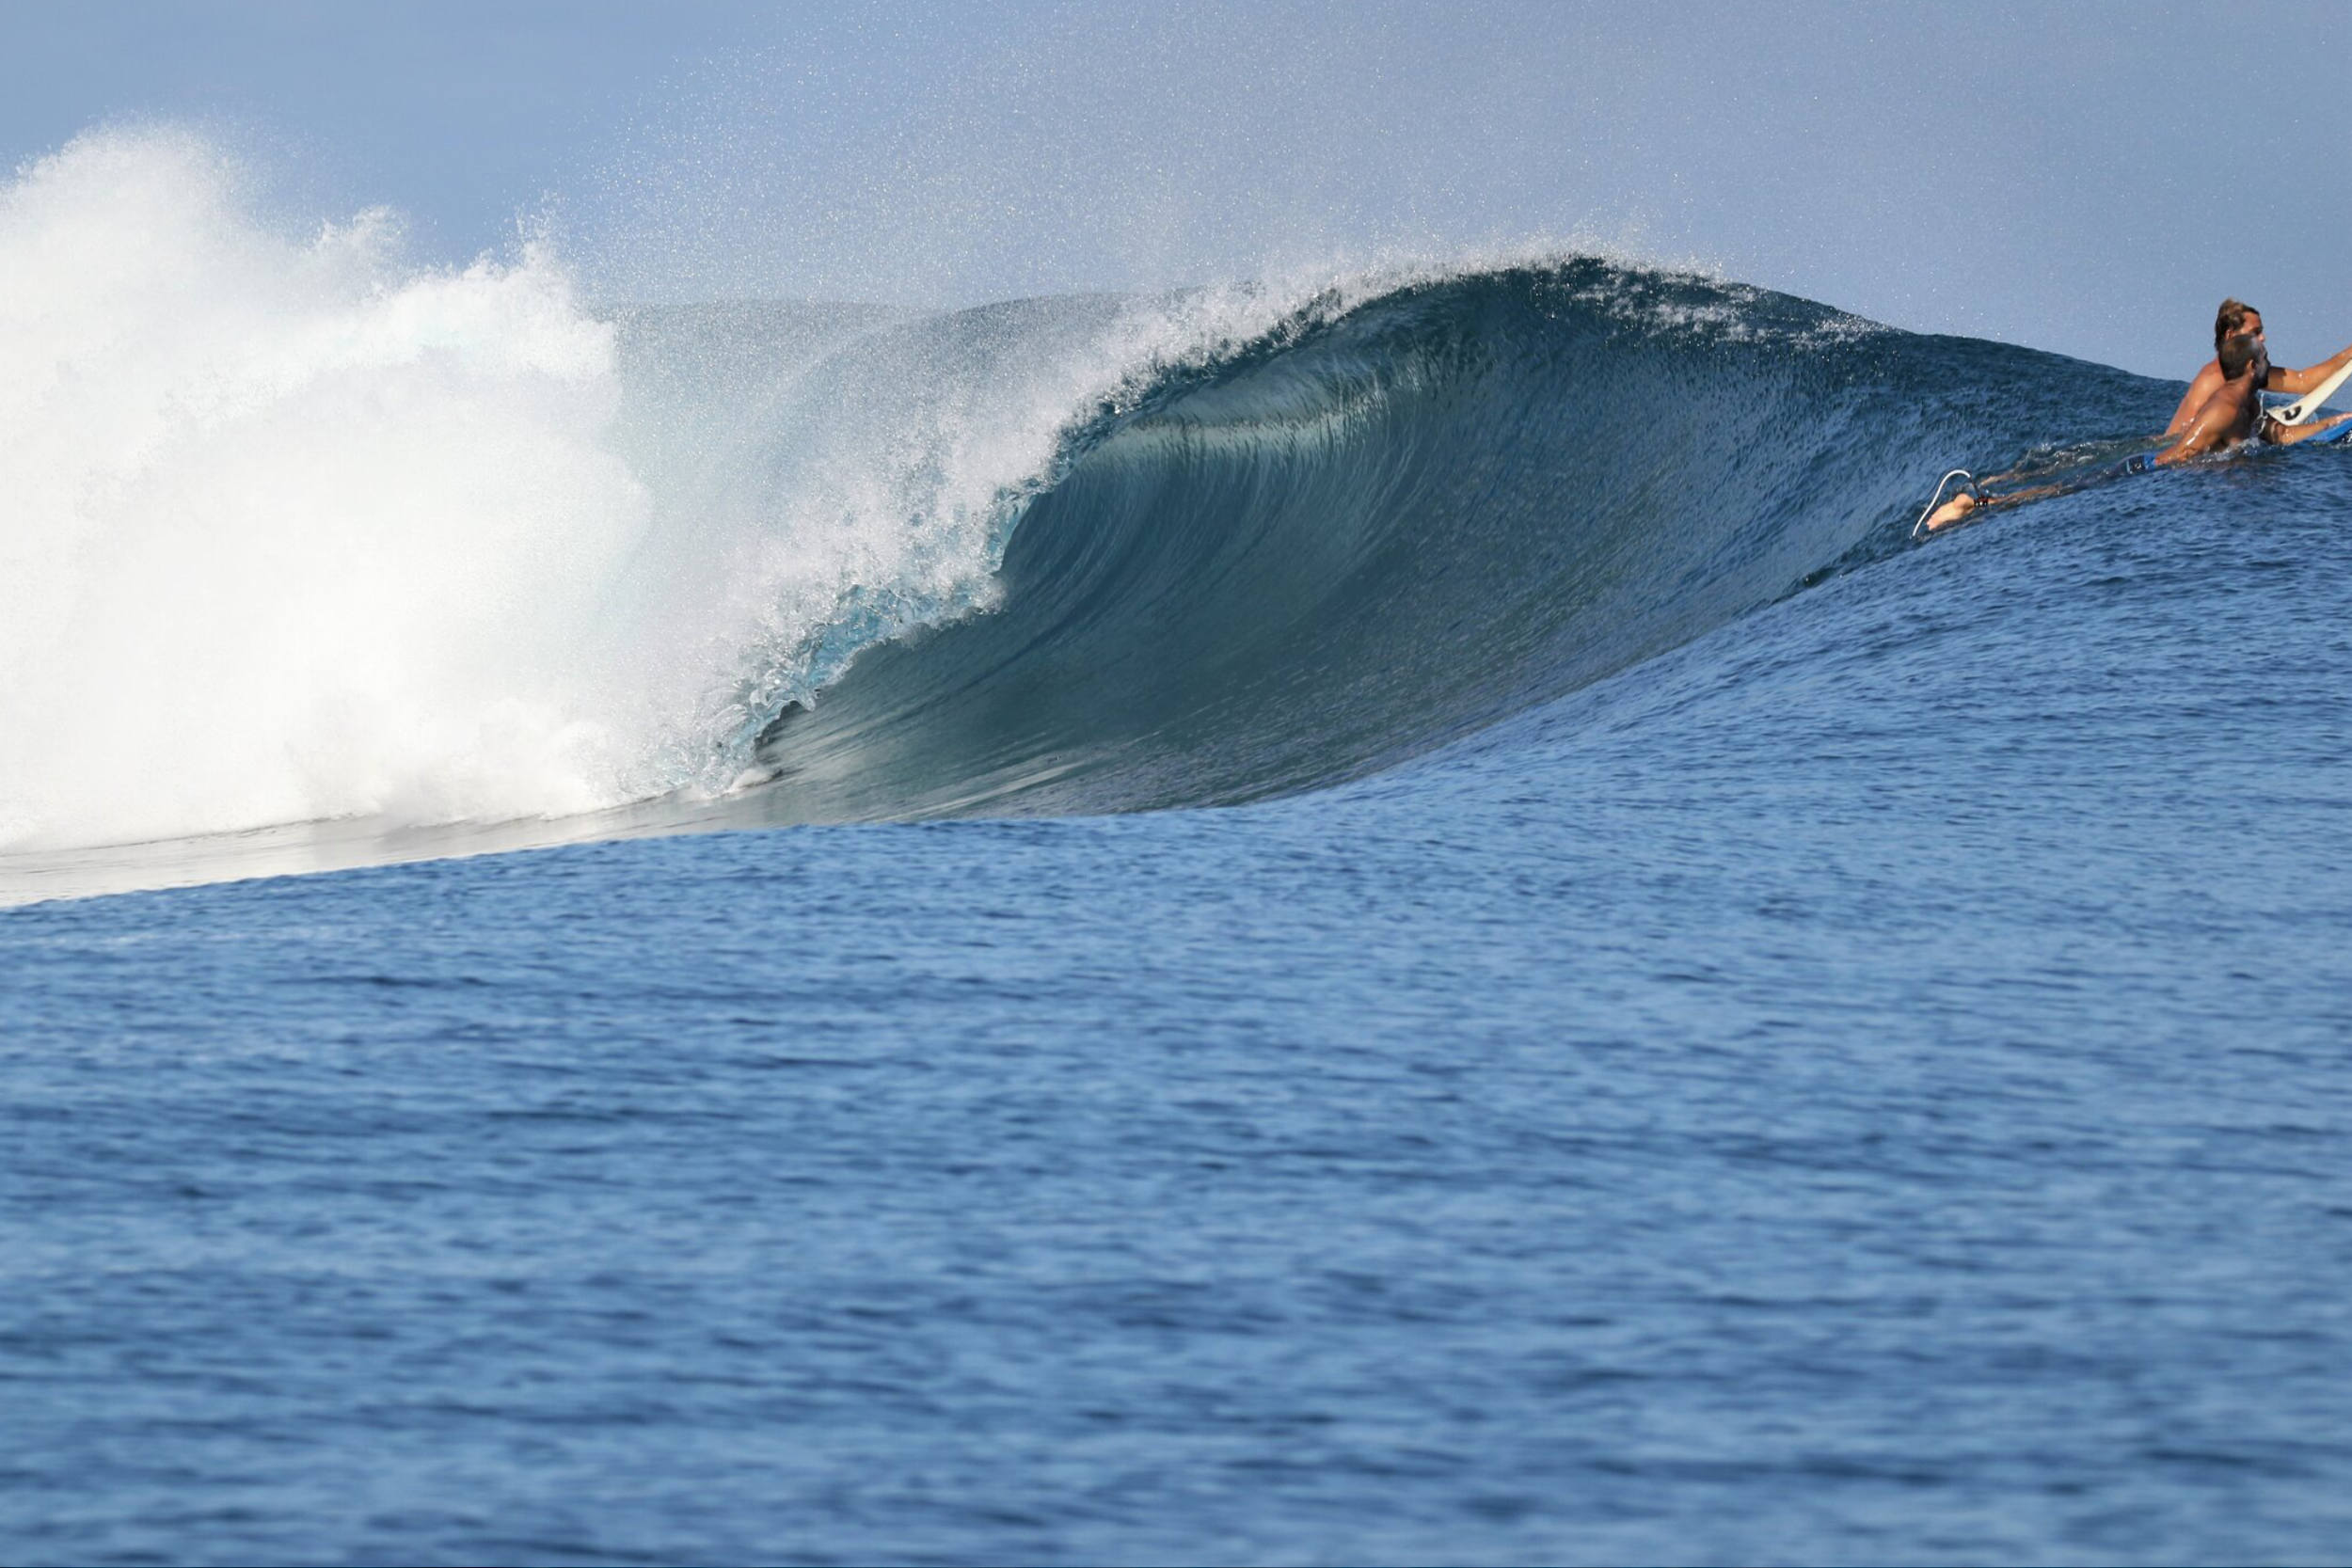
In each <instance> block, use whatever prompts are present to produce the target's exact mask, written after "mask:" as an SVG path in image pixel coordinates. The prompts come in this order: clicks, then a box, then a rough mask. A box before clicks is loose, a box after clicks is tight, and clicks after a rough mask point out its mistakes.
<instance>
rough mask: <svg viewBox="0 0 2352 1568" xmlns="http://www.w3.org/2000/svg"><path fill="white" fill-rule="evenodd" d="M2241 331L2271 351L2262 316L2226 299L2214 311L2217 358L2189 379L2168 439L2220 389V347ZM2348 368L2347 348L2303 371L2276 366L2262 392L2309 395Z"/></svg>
mask: <svg viewBox="0 0 2352 1568" xmlns="http://www.w3.org/2000/svg"><path fill="white" fill-rule="evenodd" d="M2241 332H2244V333H2248V334H2249V335H2251V336H2252V338H2253V340H2254V341H2256V342H2258V343H2260V344H2262V345H2263V351H2264V353H2265V354H2267V353H2268V352H2269V349H2270V340H2269V339H2268V338H2266V337H2265V336H2264V335H2263V313H2262V312H2261V311H2260V310H2257V309H2254V308H2253V307H2252V306H2250V305H2249V304H2247V303H2246V302H2245V301H2244V300H2242V299H2225V300H2223V301H2222V302H2221V309H2218V310H2217V311H2215V312H2214V317H2213V349H2214V356H2213V357H2212V358H2211V359H2208V360H2206V361H2205V368H2204V369H2203V370H2201V371H2199V372H2197V373H2196V375H2195V376H2193V377H2191V378H2190V380H2189V384H2188V390H2187V391H2186V392H2185V393H2184V394H2183V395H2182V397H2181V406H2180V407H2178V408H2176V409H2174V410H2173V411H2172V422H2171V423H2170V424H2168V425H2166V426H2165V427H2164V433H2165V434H2166V435H2167V436H2177V435H2178V434H2180V433H2181V432H2182V431H2184V430H2185V429H2187V428H2188V421H2189V420H2193V419H2195V418H2196V417H2197V416H2198V413H2199V412H2200V411H2201V410H2202V409H2203V407H2204V406H2205V403H2206V400H2207V399H2209V398H2211V397H2212V396H2213V394H2214V392H2215V391H2216V390H2217V388H2219V387H2220V385H2221V383H2222V381H2223V379H2224V378H2223V376H2222V373H2221V345H2222V344H2223V343H2225V342H2227V341H2229V340H2231V339H2232V338H2234V337H2236V336H2237V335H2238V334H2239V333H2241ZM2346 365H2352V347H2347V348H2345V349H2344V351H2343V352H2341V353H2339V354H2338V355H2336V356H2335V357H2333V358H2332V359H2328V360H2324V361H2322V362H2321V363H2319V364H2316V365H2312V366H2310V367H2309V368H2307V369H2304V370H2299V371H2287V370H2280V369H2279V368H2278V367H2276V366H2273V367H2272V368H2271V370H2270V372H2269V379H2268V380H2266V381H2265V382H2264V383H2263V390H2264V391H2266V392H2296V393H2301V392H2308V391H2310V390H2312V388H2315V387H2317V386H2318V385H2319V384H2320V383H2321V382H2323V381H2325V380H2327V379H2328V377H2329V376H2331V375H2333V374H2335V373H2336V372H2338V371H2340V370H2342V369H2343V368H2344V366H2346Z"/></svg>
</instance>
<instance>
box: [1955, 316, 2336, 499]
mask: <svg viewBox="0 0 2352 1568" xmlns="http://www.w3.org/2000/svg"><path fill="white" fill-rule="evenodd" d="M2220 348H2221V351H2220V353H2218V354H2217V355H2216V356H2214V362H2213V363H2212V364H2210V365H2208V366H2206V367H2205V369H2204V370H2203V371H2200V372H2198V381H2199V382H2203V381H2205V379H2206V376H2207V373H2208V372H2210V373H2211V376H2212V386H2211V389H2210V390H2209V391H2208V392H2207V393H2206V395H2205V397H2204V400H2203V401H2202V402H2201V403H2200V404H2197V406H2195V407H2194V408H2191V409H2189V410H2188V412H2187V417H2186V418H2185V419H2184V418H2182V417H2180V416H2178V415H2176V416H2174V420H2173V424H2174V429H2175V430H2177V431H2178V432H2179V434H2180V439H2179V440H2177V441H2175V442H2173V444H2172V445H2170V446H2169V447H2167V448H2166V449H2165V450H2164V451H2160V452H2156V453H2154V454H2153V455H2143V456H2140V457H2135V458H2133V459H2131V460H2130V461H2129V462H2127V463H2124V464H2122V465H2119V469H2120V470H2122V471H2130V470H2137V469H2146V468H2151V467H2158V468H2160V467H2169V466H2171V465H2172V464H2175V463H2185V462H2187V461H2188V460H2189V459H2190V458H2192V457H2203V456H2205V455H2206V454H2207V453H2209V452H2217V451H2222V450H2224V449H2225V448H2229V447H2233V446H2236V445H2237V444H2238V443H2239V442H2241V441H2245V440H2249V439H2260V440H2261V441H2263V442H2265V444H2268V445H2273V446H2291V445H2293V444H2294V443H2296V442H2297V441H2308V440H2310V439H2312V437H2313V436H2319V435H2322V434H2324V433H2326V432H2328V431H2330V430H2333V429H2335V428H2336V426H2338V425H2340V424H2343V423H2344V421H2346V420H2352V414H2336V415H2332V416H2330V417H2329V418H2328V419H2324V420H2310V421H2309V422H2307V423H2304V424H2280V422H2279V421H2278V420H2274V419H2272V418H2271V417H2270V416H2269V415H2267V414H2265V413H2264V412H2263V396H2262V395H2263V392H2264V390H2265V388H2273V387H2276V388H2280V389H2281V390H2284V391H2304V390H2308V389H2309V388H2310V387H2315V386H2317V385H2318V384H2319V382H2320V381H2321V380H2323V379H2325V378H2326V375H2327V374H2328V373H2329V372H2330V369H2331V366H2332V364H2333V363H2334V361H2331V362H2330V365H2328V366H2317V367H2314V370H2316V371H2317V372H2319V373H2318V374H2316V375H2314V374H2313V373H2312V371H2288V372H2280V371H2279V370H2277V369H2275V368H2274V367H2273V366H2272V365H2271V363H2270V355H2269V353H2268V351H2267V350H2265V348H2264V346H2263V341H2262V338H2261V336H2260V335H2259V334H2258V333H2253V332H2238V333H2235V334H2233V336H2232V337H2230V338H2229V339H2228V340H2227V341H2224V342H2223V343H2222V344H2221V345H2220ZM2344 354H2345V356H2352V349H2347V350H2345V351H2344ZM2343 357H2344V356H2339V359H2342V358H2343ZM2281 375H2286V376H2292V377H2294V378H2295V381H2296V384H2295V385H2288V386H2282V384H2281V381H2280V377H2281ZM2305 377H2310V378H2311V379H2310V381H2309V383H2308V385H2306V384H2304V378H2305ZM2168 434H2169V432H2168ZM2110 471H2117V470H2110ZM2080 483H2081V482H2080V481H2077V482H2075V483H2072V484H2042V485H2037V486H2035V487H2034V488H2032V489H2030V490H2011V491H2009V492H2007V493H2006V494H2003V495H1998V496H1988V497H1986V498H1985V499H1982V500H1979V499H1977V498H1976V497H1975V496H1974V495H1971V494H1969V493H1967V492H1965V491H1963V493H1961V494H1960V495H1957V496H1954V497H1953V498H1952V499H1950V500H1947V501H1946V502H1945V503H1944V504H1943V505H1941V506H1939V507H1937V508H1936V509H1935V510H1934V511H1933V512H1931V513H1930V514H1929V515H1927V517H1926V518H1925V519H1924V520H1923V521H1924V527H1925V531H1927V532H1929V533H1933V532H1934V531H1936V530H1937V529H1940V528H1949V527H1950V526H1951V525H1952V524H1954V523H1956V522H1959V521H1960V520H1961V519H1962V518H1963V517H1966V516H1968V515H1972V514H1974V513H1976V512H1979V511H1981V510H1983V509H1985V508H1987V507H1994V506H2011V505H2014V504H2015V503H2017V502H2019V501H2028V500H2035V499H2039V498H2041V497H2043V496H2056V495H2060V494H2063V493H2064V492H2066V491H2068V490H2072V489H2075V488H2077V487H2078V486H2079V484H2080Z"/></svg>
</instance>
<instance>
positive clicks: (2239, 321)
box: [2213, 299, 2262, 354]
mask: <svg viewBox="0 0 2352 1568" xmlns="http://www.w3.org/2000/svg"><path fill="white" fill-rule="evenodd" d="M2261 314H2262V312H2261V311H2260V310H2257V309H2254V308H2253V307H2252V306H2250V305H2249V304H2247V303H2246V301H2244V300H2242V299H2225V300H2223V301H2222V302H2221V309H2218V310H2216V311H2215V312H2214V313H2213V351H2214V352H2215V353H2216V354H2218V353H2220V352H2221V345H2222V344H2223V343H2225V342H2227V341H2229V340H2231V339H2232V338H2234V337H2236V336H2237V335H2238V332H2239V330H2240V329H2241V328H2242V327H2244V326H2245V325H2246V318H2247V317H2249V316H2259V315H2261Z"/></svg>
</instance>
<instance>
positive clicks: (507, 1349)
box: [0, 451, 2352, 1562]
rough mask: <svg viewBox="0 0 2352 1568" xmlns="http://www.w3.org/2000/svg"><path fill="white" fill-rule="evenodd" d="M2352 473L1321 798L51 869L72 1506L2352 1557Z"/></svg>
mask: <svg viewBox="0 0 2352 1568" xmlns="http://www.w3.org/2000/svg"><path fill="white" fill-rule="evenodd" d="M2343 457H2344V454H2343V453H2340V452H2336V451H2325V452H2318V451H2314V452H2310V453H2288V454H2283V455H2279V456H2270V457H2261V458H2253V459H2248V460H2243V461H2239V462H2236V463H2233V464H2225V465H2220V466H2217V467H2213V468H2210V469H2207V470H2204V471H2200V472H2195V473H2187V474H2167V475H2160V476H2156V477H2153V478H2151V479H2146V480H2140V481H2133V482H2127V483H2118V484H2114V485H2109V486H2106V487H2104V488H2100V489H2096V490H2092V491H2090V492H2087V493H2084V494H2081V495H2077V496H2074V497H2070V498H2066V499H2059V500H2056V501H2051V502H2046V503H2042V504H2040V505H2038V506H2034V507H2029V508H2026V509H2021V510H2020V511H2018V512H2016V513H2014V514H2011V515H2004V516H1999V517H1995V518H1994V519H1992V520H1990V521H1987V522H1985V523H1982V524H1980V525H1978V526H1976V527H1973V528H1971V529H1968V530H1965V531H1962V532H1960V533H1958V534H1956V535H1954V536H1952V537H1950V538H1948V539H1940V540H1938V541H1936V542H1934V543H1933V544H1932V545H1931V546H1928V547H1926V548H1922V549H1918V550H1912V551H1896V550H1887V551H1882V552H1881V553H1880V554H1879V556H1878V558H1876V559H1874V560H1861V561H1859V562H1856V563H1853V564H1851V566H1850V567H1849V569H1846V570H1843V571H1841V572H1839V573H1837V574H1835V575H1832V576H1830V577H1828V578H1826V579H1825V580H1823V581H1821V582H1820V583H1819V584H1818V585H1817V586H1814V587H1812V588H1809V589H1806V590H1804V591H1802V592H1799V593H1796V594H1793V595H1792V596H1788V597H1785V598H1782V599H1780V600H1778V601H1777V602H1775V603H1772V604H1769V605H1768V606H1766V607H1765V608H1763V609H1761V610H1755V611H1753V612H1750V613H1745V614H1742V615H1740V616H1738V617H1736V618H1734V619H1732V620H1730V621H1728V622H1727V623H1726V624H1724V625H1723V626H1719V627H1718V628H1717V629H1715V630H1714V631H1712V632H1709V633H1708V634H1706V635H1704V636H1701V637H1699V638H1698V639H1697V640H1696V641H1690V642H1687V643H1686V644H1684V645H1682V646H1680V647H1678V648H1675V649H1672V650H1670V651H1667V652H1665V653H1663V654H1662V655H1660V656H1658V657H1650V658H1647V659H1646V660H1645V661H1643V662H1638V663H1636V664H1634V665H1633V666H1632V667H1631V668H1629V669H1627V670H1625V671H1624V672H1622V673H1618V674H1616V675H1614V676H1613V677H1610V678H1608V679H1605V680H1602V681H1600V682H1599V683H1598V684H1597V685H1591V686H1587V687H1584V688H1583V689H1579V690H1576V691H1573V692H1570V693H1569V694H1567V695H1565V696H1560V697H1556V698H1553V699H1550V700H1549V701H1547V702H1545V703H1544V704H1543V705H1539V706H1537V707H1535V708H1534V709H1532V710H1530V711H1527V712H1524V713H1522V714H1521V715H1520V716H1519V717H1518V718H1516V719H1512V720H1510V721H1506V722H1504V723H1502V725H1500V726H1498V727H1494V728H1489V729H1486V730H1484V731H1482V732H1480V733H1478V734H1477V735H1475V736H1471V737H1470V738H1469V739H1468V740H1465V741H1463V742H1460V743H1458V744H1456V745H1455V746H1454V747H1453V748H1452V749H1450V750H1447V751H1443V752H1438V753H1436V754H1434V755H1431V756H1427V757H1424V758H1422V760H1420V761H1417V762H1410V763H1406V764H1405V765H1403V766H1401V767H1396V768H1387V769H1385V770H1382V771H1379V772H1376V773H1375V774H1373V775H1372V776H1370V777H1366V778H1363V779H1360V780H1359V781H1358V782H1355V783H1352V784H1343V785H1341V786H1337V787H1332V788H1325V789H1319V790H1316V791H1313V792H1311V793H1308V794H1304V795H1298V796H1294V797H1291V798H1288V799H1283V800H1272V801H1266V802H1262V803H1259V804H1254V805H1248V806H1242V807H1238V808H1233V809H1193V810H1182V811H1172V812H1160V813H1147V814H1141V815H1130V816H1075V817H1062V818H1057V819H1046V820H1003V819H998V820H963V821H949V822H934V823H923V824H896V825H891V824H882V825H866V826H834V827H796V828H783V829H774V830H769V831H762V832H731V833H719V834H711V835H706V836H699V837H683V838H667V839H657V840H647V841H640V842H630V843H612V844H602V845H586V846H575V847H566V848H559V849H553V850H548V851H542V852H532V853H525V854H513V855H503V856H488V857H483V858H478V859H471V860H462V861H449V862H438V863H422V864H410V865H396V866H385V867H379V868H375V869H365V870H356V871H349V872H343V873H338V874H333V875H326V876H319V877H312V878H303V879H278V880H265V881H252V882H243V883H234V884H229V885H220V886H213V887H202V888H194V889H184V890H181V891H175V892H160V893H143V894H133V895H124V896H119V897H111V898H101V899H93V900H88V901H84V902H67V903H52V904H44V905H36V906H31V907H26V908H20V909H15V910H11V911H0V1038H4V1039H5V1043H4V1044H0V1083H5V1085H6V1089H7V1093H6V1097H5V1103H4V1105H0V1116H5V1118H6V1125H7V1132H6V1139H5V1147H6V1149H7V1153H6V1155H5V1159H4V1160H0V1176H4V1178H5V1179H4V1180H0V1227H5V1229H4V1231H0V1233H4V1234H5V1235H6V1238H7V1244H6V1246H5V1248H0V1380H4V1386H0V1405H5V1408H6V1410H7V1412H8V1414H7V1416H6V1418H5V1420H0V1475H4V1476H5V1477H6V1484H5V1485H4V1486H0V1556H5V1557H7V1558H8V1560H27V1561H30V1560H73V1561H103V1560H116V1561H120V1560H219V1561H226V1560H361V1561H372V1560H432V1561H450V1562H457V1561H475V1560H533V1561H574V1560H578V1561H589V1560H596V1561H607V1560H726V1559H757V1560H954V1561H973V1560H1040V1561H1073V1562H1074V1561H1089V1560H1193V1559H1214V1560H1242V1559H1247V1560H1286V1561H1288V1560H1434V1559H1443V1560H1481V1561H1518V1560H1757V1559H1775V1560H1824V1561H1881V1560H1909V1561H1926V1560H1951V1561H1961V1560H1965V1561H1987V1560H1997V1561H2050V1560H2180V1561H2199V1560H2248V1559H2258V1560H2341V1558H2342V1557H2343V1555H2344V1546H2345V1543H2346V1542H2347V1541H2348V1540H2352V1501H2347V1499H2352V1436H2347V1433H2352V1380H2347V1379H2346V1378H2345V1376H2344V1367H2345V1366H2346V1365H2347V1363H2352V1307H2347V1305H2346V1304H2347V1302H2352V1187H2348V1186H2347V1183H2346V1180H2345V1177H2344V1172H2345V1171H2346V1169H2347V1168H2352V1138H2348V1137H2347V1132H2346V1129H2347V1126H2348V1125H2352V1120H2348V1117H2352V1060H2348V1059H2347V1049H2346V1046H2347V1037H2352V956H2347V955H2348V954H2352V942H2347V938H2348V937H2352V875H2347V870H2348V867H2347V851H2346V848H2345V845H2346V842H2347V834H2346V828H2347V825H2348V814H2347V794H2346V789H2345V784H2344V779H2345V773H2344V764H2345V754H2346V736H2347V734H2348V733H2352V725H2348V724H2347V719H2348V717H2352V714H2348V711H2347V705H2346V702H2345V698H2344V679H2343V672H2344V668H2345V656H2346V654H2347V652H2348V651H2352V649H2348V647H2347V643H2348V642H2352V636H2348V635H2347V632H2346V630H2345V628H2346V626H2347V625H2352V620H2348V612H2352V571H2348V570H2347V568H2346V565H2345V560H2344V555H2343V553H2342V543H2341V542H2342V537H2343V532H2344V526H2345V524H2346V523H2347V521H2352V465H2347V464H2346V463H2345V462H2344V461H2343ZM1898 531H1899V530H1898Z"/></svg>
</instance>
